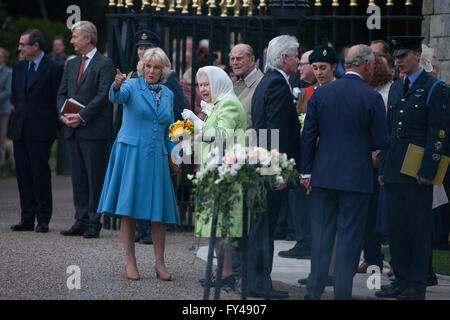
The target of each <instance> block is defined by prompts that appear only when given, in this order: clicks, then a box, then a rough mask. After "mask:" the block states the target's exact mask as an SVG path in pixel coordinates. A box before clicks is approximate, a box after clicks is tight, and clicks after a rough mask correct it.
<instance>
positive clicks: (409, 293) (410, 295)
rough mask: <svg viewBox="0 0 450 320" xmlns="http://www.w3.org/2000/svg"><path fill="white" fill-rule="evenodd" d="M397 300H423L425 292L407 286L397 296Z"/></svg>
mask: <svg viewBox="0 0 450 320" xmlns="http://www.w3.org/2000/svg"><path fill="white" fill-rule="evenodd" d="M397 299H398V300H425V292H419V291H417V290H416V289H414V288H411V287H409V288H408V289H406V290H403V292H402V293H400V294H399V295H398V296H397Z"/></svg>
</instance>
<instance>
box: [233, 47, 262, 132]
mask: <svg viewBox="0 0 450 320" xmlns="http://www.w3.org/2000/svg"><path fill="white" fill-rule="evenodd" d="M230 64H231V68H232V70H233V72H234V74H235V75H236V76H237V77H238V80H237V81H236V82H235V83H234V85H233V87H234V93H236V96H237V97H238V99H239V101H240V102H241V103H242V106H243V107H244V110H245V114H246V116H247V129H249V128H251V127H252V113H251V111H252V97H253V93H254V92H255V89H256V87H257V86H258V84H259V82H260V81H261V78H262V77H263V76H264V74H263V73H262V72H261V70H259V69H258V67H256V65H255V55H254V53H253V48H252V47H251V46H249V45H248V44H244V43H240V44H238V45H236V46H234V47H233V49H231V52H230Z"/></svg>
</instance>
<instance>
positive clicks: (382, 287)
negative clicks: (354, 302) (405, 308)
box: [380, 280, 397, 290]
mask: <svg viewBox="0 0 450 320" xmlns="http://www.w3.org/2000/svg"><path fill="white" fill-rule="evenodd" d="M395 286H397V282H396V281H395V280H394V281H392V282H391V283H390V284H385V285H382V286H381V287H380V288H381V290H386V289H388V288H389V287H395Z"/></svg>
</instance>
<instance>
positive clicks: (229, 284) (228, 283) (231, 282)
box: [199, 275, 236, 290]
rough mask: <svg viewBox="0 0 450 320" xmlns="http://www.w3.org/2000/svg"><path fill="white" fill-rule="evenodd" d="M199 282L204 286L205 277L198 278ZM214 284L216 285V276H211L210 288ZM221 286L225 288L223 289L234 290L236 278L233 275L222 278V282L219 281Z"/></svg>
mask: <svg viewBox="0 0 450 320" xmlns="http://www.w3.org/2000/svg"><path fill="white" fill-rule="evenodd" d="M199 282H200V283H201V285H202V286H203V287H204V286H205V283H206V279H205V278H203V279H200V280H199ZM216 285H217V278H216V277H214V276H212V277H211V282H210V287H211V288H212V287H215V286H216ZM221 287H222V288H225V289H231V290H234V289H235V288H236V278H235V277H234V275H231V276H228V277H226V278H223V279H222V282H221Z"/></svg>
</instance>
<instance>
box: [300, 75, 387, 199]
mask: <svg viewBox="0 0 450 320" xmlns="http://www.w3.org/2000/svg"><path fill="white" fill-rule="evenodd" d="M385 110H386V109H385V107H384V103H383V98H382V97H381V95H380V94H379V93H378V92H376V91H375V90H373V89H372V88H370V87H369V86H368V85H367V84H365V83H364V82H363V81H362V80H361V78H360V77H358V76H357V75H353V74H346V75H344V76H343V77H342V78H341V79H338V80H336V81H333V82H330V83H328V84H326V85H324V86H321V87H319V88H317V90H316V92H315V93H314V94H313V95H312V97H311V99H310V100H309V102H308V112H307V113H306V120H305V127H304V129H303V134H302V156H301V159H302V160H301V173H302V174H312V177H311V186H313V187H320V188H326V189H335V190H342V191H353V192H372V190H373V165H372V156H371V151H373V150H377V149H383V148H384V146H385V144H386V142H387V128H386V115H385V114H386V111H385ZM317 138H319V142H318V145H317V147H316V140H317Z"/></svg>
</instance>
